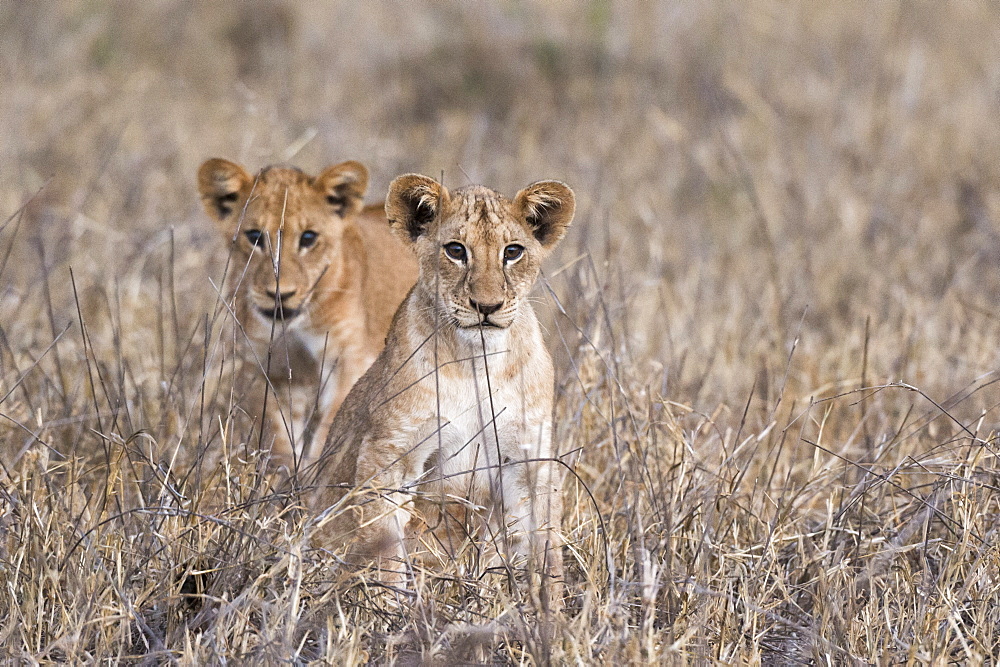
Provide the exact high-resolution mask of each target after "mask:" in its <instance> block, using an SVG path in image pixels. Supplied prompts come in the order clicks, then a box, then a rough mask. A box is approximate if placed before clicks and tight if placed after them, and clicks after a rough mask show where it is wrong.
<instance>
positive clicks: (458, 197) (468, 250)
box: [385, 174, 575, 330]
mask: <svg viewBox="0 0 1000 667" xmlns="http://www.w3.org/2000/svg"><path fill="white" fill-rule="evenodd" d="M574 208H575V200H574V197H573V191H572V190H570V189H569V187H568V186H566V185H565V184H564V183H560V182H559V181H539V182H537V183H533V184H531V185H529V186H528V187H526V188H524V189H523V190H521V191H520V192H518V193H517V195H516V196H515V197H514V199H512V200H510V199H507V198H506V197H504V196H503V195H501V194H500V193H498V192H494V191H493V190H490V189H488V188H484V187H481V186H470V187H465V188H461V189H459V190H456V191H455V192H448V190H447V189H445V187H444V186H443V185H441V184H440V183H438V182H437V181H435V180H433V179H431V178H428V177H426V176H420V175H418V174H407V175H405V176H400V177H398V178H397V179H395V180H394V181H393V182H392V185H390V186H389V195H388V197H387V198H386V202H385V209H386V214H387V216H388V218H389V222H390V224H391V225H392V227H393V229H394V230H395V231H396V233H397V234H398V235H399V236H400V237H401V238H403V239H404V240H406V241H407V242H409V243H411V244H412V245H413V247H414V250H415V252H416V254H417V258H418V260H419V262H420V279H419V280H418V281H417V289H420V290H423V291H424V292H425V293H426V295H427V296H428V297H430V300H431V301H432V303H435V304H436V307H437V308H438V312H439V314H440V315H441V317H442V318H443V319H444V321H446V322H447V321H450V322H452V323H453V324H454V325H455V326H457V327H459V328H460V329H469V328H478V327H479V326H480V325H482V326H483V328H484V329H487V328H489V329H501V330H502V329H506V328H507V327H509V326H510V325H511V324H513V323H514V322H515V321H516V319H517V316H518V312H519V309H521V308H522V307H523V304H524V302H525V298H526V297H527V295H528V292H529V291H530V290H531V286H532V284H534V282H535V278H537V277H538V272H539V269H540V267H541V263H542V260H543V259H544V258H545V257H546V256H547V255H548V254H549V252H551V250H552V248H553V247H554V246H555V244H556V243H557V242H558V241H559V240H560V239H561V238H562V237H563V236H564V235H565V233H566V229H567V227H569V224H570V222H571V221H572V220H573V211H574Z"/></svg>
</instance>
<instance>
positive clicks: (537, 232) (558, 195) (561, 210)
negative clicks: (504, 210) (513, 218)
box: [514, 181, 576, 250]
mask: <svg viewBox="0 0 1000 667" xmlns="http://www.w3.org/2000/svg"><path fill="white" fill-rule="evenodd" d="M514 206H515V208H516V209H517V210H519V211H520V212H521V215H523V216H524V221H525V223H526V224H527V225H528V227H529V228H530V229H531V233H532V234H533V235H534V236H535V238H536V239H537V240H538V242H539V243H541V244H542V247H543V248H545V249H546V250H550V249H552V247H553V246H555V244H556V243H558V242H559V241H560V240H561V239H562V237H563V236H565V235H566V229H567V228H568V227H569V225H570V223H571V222H573V213H574V211H575V210H576V197H575V196H574V195H573V191H572V190H570V189H569V186H568V185H566V184H565V183H562V182H561V181H538V182H537V183H532V184H531V185H529V186H528V187H526V188H524V189H523V190H521V191H520V192H518V193H517V196H516V197H514Z"/></svg>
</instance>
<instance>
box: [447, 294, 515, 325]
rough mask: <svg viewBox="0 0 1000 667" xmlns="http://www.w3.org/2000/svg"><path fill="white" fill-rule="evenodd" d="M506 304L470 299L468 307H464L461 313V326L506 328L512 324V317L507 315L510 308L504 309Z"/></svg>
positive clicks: (459, 318)
mask: <svg viewBox="0 0 1000 667" xmlns="http://www.w3.org/2000/svg"><path fill="white" fill-rule="evenodd" d="M505 305H506V304H505V303H504V302H502V301H501V302H500V303H483V302H477V301H475V300H473V299H469V307H468V309H465V308H463V309H462V310H463V311H465V312H462V313H460V314H459V317H458V321H459V326H461V327H462V328H463V329H474V328H478V327H483V328H484V329H506V328H507V327H509V326H510V324H511V321H512V318H510V317H505V315H508V314H509V313H508V312H507V311H509V309H504V306H505Z"/></svg>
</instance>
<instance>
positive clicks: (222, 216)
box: [198, 158, 253, 222]
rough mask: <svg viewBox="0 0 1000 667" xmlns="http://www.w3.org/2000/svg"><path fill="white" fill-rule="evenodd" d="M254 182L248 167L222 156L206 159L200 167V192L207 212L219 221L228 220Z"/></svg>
mask: <svg viewBox="0 0 1000 667" xmlns="http://www.w3.org/2000/svg"><path fill="white" fill-rule="evenodd" d="M252 184H253V177H252V176H251V175H250V174H248V173H247V171H246V169H244V168H243V167H241V166H240V165H238V164H236V163H235V162H230V161H229V160H223V159H222V158H212V159H211V160H206V161H205V162H204V163H203V164H202V165H201V167H199V168H198V192H199V194H200V195H201V203H202V205H203V206H204V207H205V212H206V213H208V215H209V216H210V217H211V218H212V219H214V220H216V221H217V222H224V221H228V220H229V218H230V217H231V216H232V215H233V212H234V211H235V210H236V208H237V205H238V203H239V201H240V199H241V198H243V197H245V196H246V194H247V192H248V191H249V189H250V186H251V185H252Z"/></svg>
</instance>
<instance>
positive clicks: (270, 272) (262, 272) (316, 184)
mask: <svg viewBox="0 0 1000 667" xmlns="http://www.w3.org/2000/svg"><path fill="white" fill-rule="evenodd" d="M367 187H368V170H367V169H365V167H364V165H362V164H360V163H358V162H344V163H342V164H338V165H335V166H332V167H328V168H327V169H326V170H324V171H323V173H321V174H320V175H319V176H317V177H315V178H314V177H312V176H309V175H308V174H305V173H303V172H302V171H300V170H298V169H296V168H294V167H267V168H265V169H262V170H261V171H260V172H259V173H258V174H257V175H256V176H251V175H250V174H249V173H247V171H246V170H245V169H243V167H241V166H240V165H238V164H235V163H233V162H229V161H228V160H221V159H218V158H216V159H212V160H208V161H207V162H205V163H204V164H203V165H201V168H200V169H199V170H198V189H199V191H200V193H201V200H202V203H203V204H204V206H205V210H206V211H207V212H208V214H209V216H211V217H212V218H214V219H215V220H216V222H218V224H219V226H220V227H221V228H222V231H223V233H224V234H225V235H226V237H227V238H229V239H230V240H232V242H233V248H234V263H235V264H234V269H235V275H236V278H235V282H236V285H237V287H236V289H237V295H238V299H237V301H238V305H239V306H240V310H242V311H244V312H242V313H241V316H243V317H246V316H247V315H248V314H249V313H247V312H246V311H249V312H250V313H253V315H254V316H255V317H254V319H256V320H264V321H265V322H266V321H269V320H272V319H279V320H284V321H285V322H289V323H295V322H296V321H298V320H301V319H303V318H302V317H301V316H302V315H303V313H308V312H309V307H310V305H312V304H313V303H319V302H320V300H321V299H323V298H325V296H326V294H325V292H326V291H329V288H327V286H326V284H327V283H329V284H330V285H332V284H333V281H334V278H333V276H336V275H337V274H338V272H339V269H340V265H341V263H342V261H343V257H342V255H343V253H342V252H341V249H340V246H341V240H342V235H343V231H344V227H345V220H348V219H350V218H351V217H353V216H355V215H356V214H357V213H358V212H359V211H360V210H361V209H362V206H363V198H364V194H365V190H366V189H367Z"/></svg>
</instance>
